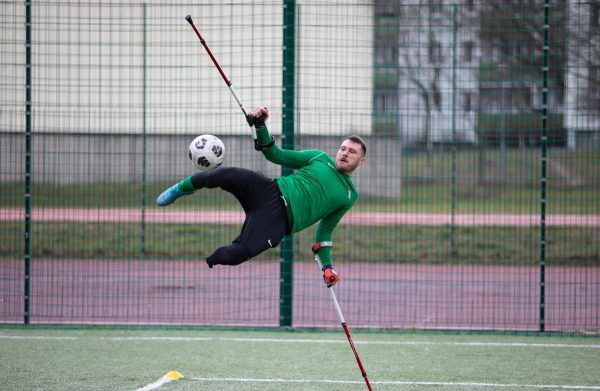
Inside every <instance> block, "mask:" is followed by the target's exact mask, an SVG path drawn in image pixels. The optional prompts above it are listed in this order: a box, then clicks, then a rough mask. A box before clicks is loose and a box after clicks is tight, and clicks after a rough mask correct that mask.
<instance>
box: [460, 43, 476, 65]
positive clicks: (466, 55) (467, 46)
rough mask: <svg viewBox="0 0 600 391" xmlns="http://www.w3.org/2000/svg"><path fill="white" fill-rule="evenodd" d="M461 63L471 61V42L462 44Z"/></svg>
mask: <svg viewBox="0 0 600 391" xmlns="http://www.w3.org/2000/svg"><path fill="white" fill-rule="evenodd" d="M462 46H463V61H465V62H471V61H473V41H466V42H463V45H462Z"/></svg>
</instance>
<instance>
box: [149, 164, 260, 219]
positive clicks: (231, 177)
mask: <svg viewBox="0 0 600 391" xmlns="http://www.w3.org/2000/svg"><path fill="white" fill-rule="evenodd" d="M271 182H272V180H271V179H270V178H267V177H266V176H264V175H263V174H260V173H258V172H255V171H251V170H247V169H244V168H238V167H220V168H217V169H215V170H212V171H200V172H197V173H196V174H194V175H192V176H190V177H187V178H185V179H184V180H182V181H181V182H178V183H176V184H174V185H173V186H171V187H170V188H168V189H167V190H165V191H164V192H163V193H162V194H161V195H160V196H159V197H158V199H157V200H156V203H157V204H158V205H159V206H167V205H169V204H172V203H173V202H174V201H175V200H176V199H177V198H179V197H181V196H185V195H190V194H193V193H194V192H195V191H196V190H198V189H201V188H203V187H206V188H211V189H212V188H216V187H220V188H222V189H223V190H226V191H228V192H230V193H231V194H233V195H234V196H235V197H236V198H237V199H238V200H239V201H240V203H241V204H242V207H243V208H244V210H246V207H247V206H248V203H259V202H260V201H261V199H262V198H263V196H264V194H263V192H264V191H265V189H266V188H267V187H268V186H269V185H270V184H271Z"/></svg>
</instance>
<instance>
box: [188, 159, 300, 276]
mask: <svg viewBox="0 0 600 391" xmlns="http://www.w3.org/2000/svg"><path fill="white" fill-rule="evenodd" d="M192 184H193V185H194V187H195V188H196V189H201V188H204V187H205V188H209V189H212V188H216V187H220V188H221V189H223V190H225V191H228V192H229V193H231V194H233V195H234V197H235V198H237V200H238V201H239V202H240V204H241V205H242V208H243V209H244V212H245V213H246V220H245V221H244V225H243V226H242V230H241V232H240V234H239V236H238V237H237V238H236V239H235V240H234V241H233V242H232V243H231V244H230V245H228V246H223V247H220V248H218V249H217V250H216V251H215V252H214V253H213V254H212V255H211V256H209V257H208V258H207V259H206V263H208V265H209V266H210V267H212V266H213V265H239V264H240V263H242V262H245V261H247V260H249V259H250V258H252V257H255V256H256V255H258V254H260V253H262V252H263V251H265V250H267V249H269V248H272V247H276V246H277V245H279V243H281V240H282V239H283V237H284V236H285V234H286V233H287V232H288V231H289V228H288V219H287V210H286V207H285V202H284V200H283V198H282V196H281V193H280V191H279V187H278V186H277V182H275V180H273V179H271V178H268V177H266V176H264V175H263V174H261V173H258V172H255V171H251V170H247V169H244V168H238V167H220V168H217V169H215V170H212V171H207V172H199V173H197V174H194V175H193V176H192Z"/></svg>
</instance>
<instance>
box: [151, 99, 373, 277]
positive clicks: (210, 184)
mask: <svg viewBox="0 0 600 391" xmlns="http://www.w3.org/2000/svg"><path fill="white" fill-rule="evenodd" d="M268 118H269V112H268V110H267V108H266V107H259V108H256V109H255V110H253V111H252V112H251V113H249V114H248V117H247V120H248V123H249V124H250V125H254V127H255V129H256V135H257V138H256V140H255V141H254V143H255V146H254V147H255V149H256V150H258V151H261V152H262V153H263V155H264V156H265V158H267V160H269V161H271V162H273V163H275V164H279V165H281V166H286V167H290V168H293V169H296V170H297V171H296V172H295V173H293V174H291V175H287V176H280V177H277V178H275V179H272V178H268V177H266V176H265V175H263V174H261V173H259V172H255V171H251V170H247V169H244V168H238V167H219V168H217V169H215V170H212V171H201V172H198V173H196V174H194V175H192V176H190V177H187V178H185V179H184V180H182V181H181V182H179V183H176V184H174V185H173V186H171V187H170V188H169V189H167V190H165V191H164V192H163V193H162V194H161V195H160V196H159V197H158V199H157V200H156V203H157V204H158V205H159V206H166V205H169V204H171V203H172V202H173V201H175V200H176V199H177V198H178V197H181V196H184V195H189V194H192V193H194V192H195V191H196V190H198V189H202V188H211V189H212V188H216V187H220V188H221V189H223V190H225V191H228V192H229V193H231V194H233V195H234V196H235V197H236V198H237V200H238V201H239V202H240V204H241V206H242V208H243V209H244V212H245V213H246V219H245V221H244V225H243V226H242V229H241V232H240V234H239V236H238V237H237V238H236V239H235V240H234V241H233V242H232V243H231V244H230V245H228V246H223V247H220V248H218V249H217V250H216V251H215V252H214V253H213V254H212V255H210V256H209V257H208V258H206V263H207V264H208V266H209V267H210V268H212V267H213V266H214V265H239V264H240V263H242V262H245V261H247V260H249V259H250V258H252V257H255V256H256V255H258V254H260V253H262V252H263V251H265V250H267V249H269V248H272V247H276V246H277V245H279V243H280V242H281V240H282V239H283V237H284V236H285V235H286V234H290V233H294V232H298V231H301V230H303V229H305V228H307V227H310V226H311V225H313V224H315V223H316V222H319V225H318V227H317V231H316V234H315V245H314V246H313V247H312V250H313V252H314V253H315V254H317V253H318V254H319V257H320V258H321V262H322V264H323V279H324V280H325V284H326V285H327V286H328V287H330V286H333V285H334V284H335V283H337V282H338V281H339V280H340V276H339V275H338V274H337V273H336V272H335V270H334V269H333V265H332V258H331V246H332V235H333V230H334V229H335V227H336V226H337V224H338V223H339V222H340V220H341V219H342V217H343V216H344V214H345V213H346V212H347V211H348V210H349V209H350V208H351V207H352V206H353V205H354V203H355V202H356V200H357V198H358V191H357V190H356V187H355V186H354V183H353V182H352V178H351V177H350V175H351V174H352V173H353V172H354V170H356V169H357V168H358V167H359V166H360V165H362V164H363V163H364V162H365V155H366V152H367V148H366V145H365V143H364V141H363V140H362V138H360V137H359V136H349V137H347V138H346V139H345V140H344V141H343V142H342V145H341V146H340V148H339V150H338V151H337V154H336V156H335V159H333V158H332V157H331V156H329V155H328V154H326V153H325V152H323V151H318V150H304V151H294V150H286V149H281V148H279V147H278V146H277V145H276V144H275V140H274V138H273V137H272V136H271V135H270V134H269V130H268V129H267V127H266V125H265V121H266V120H267V119H268Z"/></svg>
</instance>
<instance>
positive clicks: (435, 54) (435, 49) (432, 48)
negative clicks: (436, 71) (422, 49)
mask: <svg viewBox="0 0 600 391" xmlns="http://www.w3.org/2000/svg"><path fill="white" fill-rule="evenodd" d="M442 58H443V57H442V44H441V43H440V42H439V41H431V42H430V43H429V62H430V63H432V64H441V63H442Z"/></svg>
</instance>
